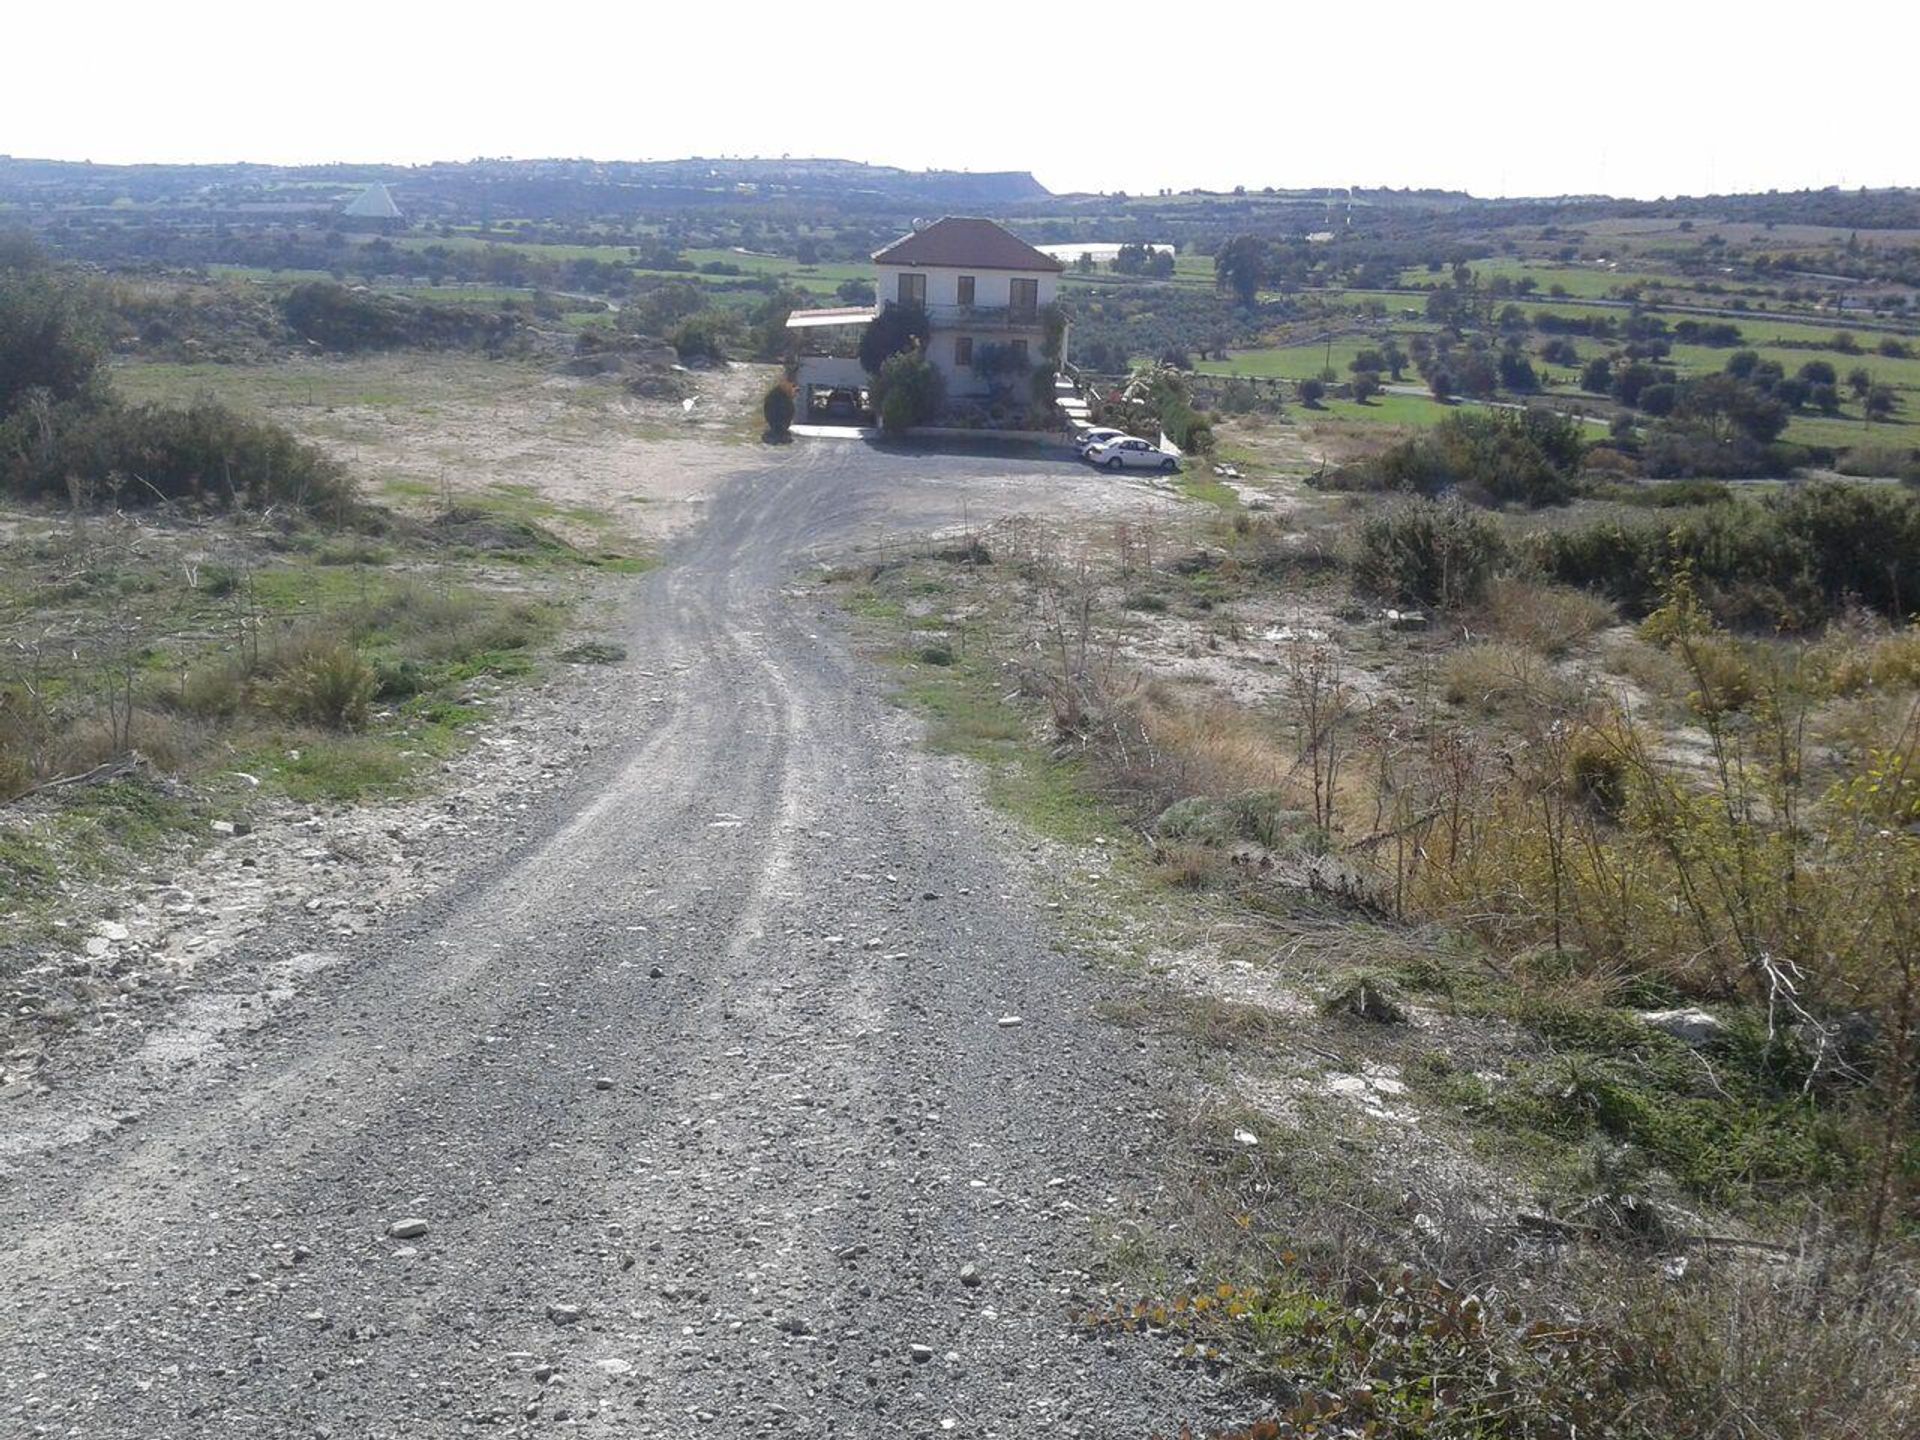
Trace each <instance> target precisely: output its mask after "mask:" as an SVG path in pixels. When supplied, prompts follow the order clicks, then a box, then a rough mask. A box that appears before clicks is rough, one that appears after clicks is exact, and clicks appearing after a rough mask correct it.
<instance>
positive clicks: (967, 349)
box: [953, 335, 973, 367]
mask: <svg viewBox="0 0 1920 1440" xmlns="http://www.w3.org/2000/svg"><path fill="white" fill-rule="evenodd" d="M953 363H954V364H955V365H964V366H968V367H971V366H972V364H973V336H971V335H956V336H954V337H953Z"/></svg>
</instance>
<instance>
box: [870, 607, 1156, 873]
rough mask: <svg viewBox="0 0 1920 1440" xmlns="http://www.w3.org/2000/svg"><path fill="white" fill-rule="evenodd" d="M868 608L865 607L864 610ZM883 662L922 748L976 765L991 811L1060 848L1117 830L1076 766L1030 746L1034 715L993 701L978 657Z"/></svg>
mask: <svg viewBox="0 0 1920 1440" xmlns="http://www.w3.org/2000/svg"><path fill="white" fill-rule="evenodd" d="M873 608H874V607H873V606H872V605H871V604H869V605H868V607H867V610H868V613H871V612H872V610H873ZM856 613H860V612H859V611H856ZM890 658H892V659H893V660H894V661H895V662H896V663H897V664H899V665H900V666H901V668H902V676H901V681H900V686H899V689H898V692H897V694H898V698H899V700H900V702H901V703H902V704H905V705H907V706H909V707H910V708H912V709H914V710H917V711H919V712H920V713H921V714H923V715H925V716H926V717H927V720H928V732H927V742H928V744H929V745H930V746H931V747H932V748H933V749H934V750H936V751H938V752H940V753H942V754H947V755H964V756H966V757H967V758H969V759H971V760H976V761H978V762H980V763H981V764H982V765H983V766H984V767H985V769H986V782H987V798H988V799H989V800H990V801H991V802H992V803H993V804H994V805H995V806H996V807H997V808H998V809H1000V810H1003V811H1005V812H1006V813H1007V814H1009V815H1011V816H1013V817H1014V818H1015V819H1017V820H1019V821H1020V822H1021V823H1022V824H1024V825H1026V826H1028V827H1029V828H1030V829H1032V830H1033V831H1034V832H1035V833H1037V834H1040V835H1044V836H1046V837H1047V838H1049V839H1052V840H1058V841H1060V842H1062V843H1064V844H1072V845H1084V844H1088V843H1090V842H1091V841H1093V840H1095V839H1097V838H1107V837H1112V836H1114V835H1117V834H1118V833H1120V831H1119V827H1118V824H1117V821H1116V818H1115V817H1114V815H1113V814H1112V813H1111V812H1110V811H1109V810H1108V809H1107V807H1105V806H1103V805H1102V804H1101V803H1100V801H1099V800H1098V799H1097V797H1095V796H1094V794H1093V792H1092V791H1091V789H1090V788H1089V787H1088V785H1087V781H1086V775H1085V772H1084V770H1083V769H1082V767H1081V766H1080V765H1079V764H1078V763H1077V762H1075V761H1073V760H1056V759H1054V758H1053V757H1052V756H1050V755H1048V754H1047V753H1046V752H1045V751H1044V750H1042V749H1041V748H1040V747H1039V746H1037V745H1036V744H1035V743H1034V740H1033V726H1034V724H1035V723H1036V722H1035V717H1033V716H1032V715H1031V714H1029V713H1026V712H1024V711H1022V710H1020V709H1016V708H1014V707H1011V706H1009V705H1008V704H1007V703H1006V702H1005V701H1004V700H1003V699H1002V698H1001V694H1002V681H1001V677H1000V676H999V674H998V673H997V672H996V671H995V670H994V669H993V668H992V667H991V666H990V665H988V664H987V663H986V662H985V661H984V659H983V658H981V657H979V656H976V655H966V654H963V655H961V656H960V657H958V659H957V660H956V661H955V663H953V664H950V665H930V664H926V663H924V662H923V661H921V660H919V659H918V658H916V656H915V655H914V653H913V652H911V651H904V650H903V651H896V652H893V654H892V655H891V657H890Z"/></svg>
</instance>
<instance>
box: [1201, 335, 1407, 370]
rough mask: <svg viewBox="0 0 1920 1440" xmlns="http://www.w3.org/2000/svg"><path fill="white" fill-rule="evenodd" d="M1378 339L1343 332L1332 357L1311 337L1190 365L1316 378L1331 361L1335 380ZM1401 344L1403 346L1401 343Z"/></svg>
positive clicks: (1377, 346) (1376, 345)
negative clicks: (1312, 340)
mask: <svg viewBox="0 0 1920 1440" xmlns="http://www.w3.org/2000/svg"><path fill="white" fill-rule="evenodd" d="M1379 345H1380V342H1379V341H1378V340H1374V339H1370V338H1369V339H1363V338H1361V337H1360V336H1357V335H1344V336H1340V337H1339V338H1337V339H1335V340H1334V342H1333V345H1332V359H1331V362H1329V359H1328V346H1327V343H1326V342H1325V341H1315V342H1312V343H1309V344H1303V345H1286V346H1281V347H1279V348H1275V349H1268V350H1241V351H1238V352H1235V353H1232V354H1230V355H1229V356H1228V357H1227V358H1226V359H1225V360H1202V361H1201V362H1199V364H1197V365H1195V366H1194V369H1195V370H1197V371H1198V372H1199V373H1200V374H1202V375H1251V376H1256V377H1258V378H1261V379H1269V380H1271V379H1279V380H1318V379H1319V378H1320V372H1321V371H1322V370H1323V369H1325V368H1327V366H1328V365H1329V363H1331V366H1332V369H1333V372H1334V375H1335V377H1336V379H1338V380H1345V379H1346V378H1347V376H1348V375H1349V374H1350V373H1351V372H1350V371H1349V370H1348V369H1347V366H1348V365H1349V364H1350V363H1351V362H1352V361H1353V358H1354V356H1356V355H1358V354H1359V353H1360V352H1361V350H1363V349H1369V350H1371V349H1378V348H1379ZM1402 348H1403V349H1404V348H1405V345H1404V343H1403V345H1402Z"/></svg>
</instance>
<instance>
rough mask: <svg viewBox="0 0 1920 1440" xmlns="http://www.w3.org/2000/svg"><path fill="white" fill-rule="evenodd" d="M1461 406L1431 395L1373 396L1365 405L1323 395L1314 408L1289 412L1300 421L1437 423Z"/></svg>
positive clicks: (1302, 407) (1382, 423)
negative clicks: (1318, 406)
mask: <svg viewBox="0 0 1920 1440" xmlns="http://www.w3.org/2000/svg"><path fill="white" fill-rule="evenodd" d="M1460 408H1461V407H1460V406H1458V405H1442V404H1441V403H1440V402H1439V401H1438V400H1435V399H1434V398H1433V397H1432V396H1431V395H1394V394H1389V395H1376V396H1374V397H1373V399H1372V400H1370V401H1368V402H1367V403H1366V404H1365V405H1361V404H1358V403H1356V402H1354V401H1352V400H1340V399H1334V398H1331V397H1329V398H1327V399H1324V400H1322V401H1321V402H1320V408H1319V409H1318V410H1309V409H1307V408H1306V407H1305V406H1296V407H1295V408H1294V410H1293V412H1292V413H1293V415H1294V416H1295V418H1296V419H1298V420H1300V421H1301V422H1303V423H1308V424H1310V423H1313V422H1314V421H1319V420H1345V421H1348V422H1350V423H1353V424H1357V425H1413V426H1428V425H1438V424H1439V423H1440V422H1441V421H1442V420H1444V419H1446V417H1447V416H1449V415H1452V414H1454V413H1455V412H1457V411H1458V410H1459V409H1460Z"/></svg>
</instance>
